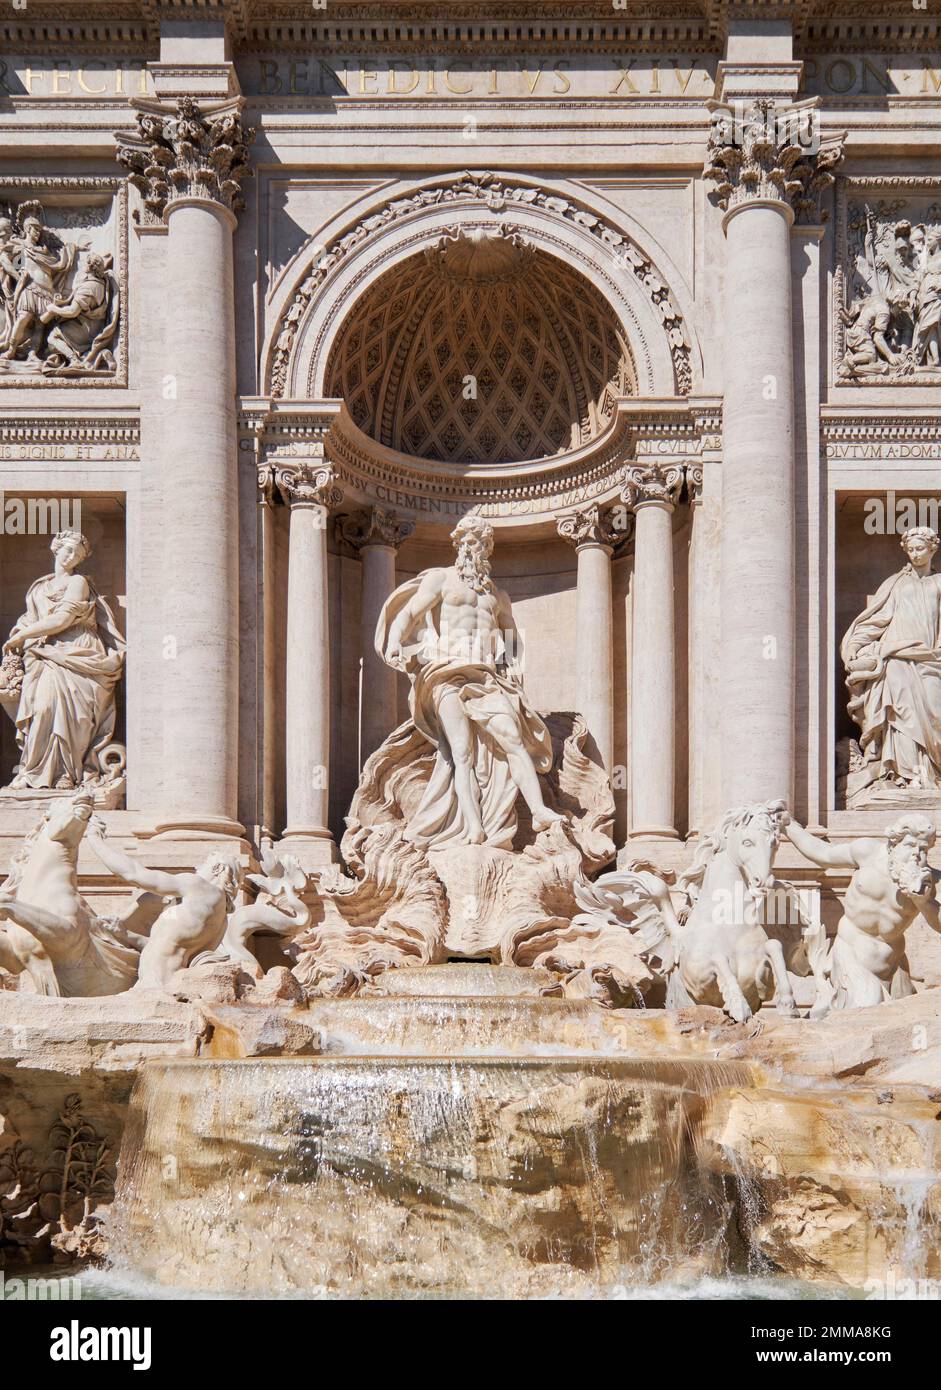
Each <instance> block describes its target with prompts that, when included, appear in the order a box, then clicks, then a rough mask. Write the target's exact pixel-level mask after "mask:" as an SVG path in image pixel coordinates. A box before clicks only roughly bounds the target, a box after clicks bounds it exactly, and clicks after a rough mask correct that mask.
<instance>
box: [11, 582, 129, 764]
mask: <svg viewBox="0 0 941 1390" xmlns="http://www.w3.org/2000/svg"><path fill="white" fill-rule="evenodd" d="M67 582H68V581H67V580H63V579H62V578H60V577H58V576H56V575H54V574H47V575H44V577H43V578H42V579H37V580H36V582H35V584H33V585H32V586H31V587H30V590H29V592H28V593H27V595H26V612H25V614H24V615H23V617H22V618H21V619H20V620H19V622H18V623H17V625H16V627H14V629H13V631H14V632H16V631H17V629H18V628H20V627H27V626H30V625H32V624H33V623H35V622H37V621H39V619H41V618H48V617H49V616H50V615H51V614H55V615H56V617H59V618H65V619H67V620H68V621H67V625H66V626H65V627H64V628H63V629H62V631H61V632H57V633H54V634H52V635H50V636H48V637H41V638H37V639H34V640H33V641H31V642H29V643H28V644H27V646H26V650H25V652H24V666H25V672H24V676H23V690H22V694H21V695H20V702H19V708H18V709H17V714H16V739H17V743H18V744H19V745H20V750H21V752H20V765H19V771H18V773H17V779H18V780H19V779H22V785H25V786H28V787H55V786H57V785H59V784H60V783H62V784H63V785H65V786H81V784H82V782H83V780H84V779H85V778H86V776H87V777H89V778H97V777H98V776H100V774H101V771H102V769H101V766H100V764H99V761H98V755H99V753H100V752H101V751H102V749H103V748H105V746H106V745H107V744H108V743H110V742H111V740H112V738H113V736H114V718H115V710H114V687H115V685H116V684H117V682H118V680H119V679H120V677H121V671H122V669H123V666H124V650H125V642H124V638H123V637H122V636H121V633H120V632H119V631H118V628H117V626H116V624H115V621H114V615H113V613H112V612H111V609H110V608H109V607H108V605H107V603H105V601H104V599H103V598H101V597H100V596H99V594H98V593H97V592H96V590H95V588H94V586H93V585H92V583H91V581H90V580H86V583H87V584H88V598H87V599H86V600H84V601H83V602H75V601H73V600H70V599H67V598H66V597H65V596H64V593H63V590H64V589H65V587H66V584H67Z"/></svg>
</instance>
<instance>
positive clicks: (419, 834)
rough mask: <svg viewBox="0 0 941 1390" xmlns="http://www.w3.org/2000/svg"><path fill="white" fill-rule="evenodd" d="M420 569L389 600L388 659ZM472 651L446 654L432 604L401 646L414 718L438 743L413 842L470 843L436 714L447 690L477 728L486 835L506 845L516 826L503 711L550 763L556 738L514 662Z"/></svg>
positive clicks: (384, 630)
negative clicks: (502, 739) (498, 723)
mask: <svg viewBox="0 0 941 1390" xmlns="http://www.w3.org/2000/svg"><path fill="white" fill-rule="evenodd" d="M421 578H422V576H421V575H419V576H418V577H417V578H415V579H412V580H409V581H408V582H407V583H405V584H403V585H402V586H401V587H400V588H398V589H396V591H395V593H394V594H392V595H391V597H390V598H389V599H388V600H387V601H386V603H385V606H384V607H383V609H382V612H381V614H380V615H379V623H378V626H377V628H376V651H377V652H378V653H379V655H380V656H381V657H382V659H383V660H384V661H388V655H387V653H388V648H389V633H390V630H391V628H392V624H393V623H394V621H395V619H396V617H397V616H398V614H399V613H400V612H401V610H402V609H403V608H404V607H405V605H406V603H408V601H409V600H410V599H411V598H412V597H413V596H414V595H415V593H417V591H418V586H419V584H420V583H421ZM472 646H473V644H472V640H471V639H468V648H469V649H470V654H469V655H467V656H465V655H464V654H463V653H458V654H449V653H448V652H446V651H445V649H444V644H443V643H442V641H441V638H440V634H439V632H438V627H437V623H436V619H435V614H434V612H429V613H427V614H426V615H425V616H424V618H423V619H422V620H421V627H420V630H419V632H418V633H417V634H415V636H414V637H413V640H412V641H411V642H410V643H409V645H407V646H406V645H404V644H403V646H402V652H403V656H404V658H405V667H406V670H407V671H408V674H409V678H410V680H411V691H410V693H409V709H410V711H411V715H412V721H413V723H414V725H415V727H416V729H418V731H419V732H420V733H421V734H423V735H424V737H425V738H426V739H427V740H428V742H429V743H430V744H432V746H433V747H434V749H435V752H436V756H435V763H434V768H433V770H432V774H431V777H430V779H429V781H428V784H427V786H426V788H425V792H424V795H423V797H422V799H421V803H420V805H419V807H418V811H417V812H416V814H415V815H413V816H412V818H411V819H410V821H409V826H408V830H407V832H406V838H407V839H409V840H411V841H412V842H413V843H415V844H423V845H429V846H431V847H433V848H438V847H439V846H443V845H454V844H467V843H468V830H467V826H466V824H465V821H464V816H463V813H462V811H461V808H460V806H459V805H458V799H457V792H456V791H455V787H454V763H453V758H452V755H451V750H450V748H449V746H448V741H447V736H446V735H445V733H444V730H443V729H442V727H441V722H440V718H439V715H438V705H439V702H440V700H441V699H442V697H443V696H444V695H446V694H447V693H448V692H449V691H451V692H454V693H455V694H457V696H458V698H459V699H460V701H461V703H462V705H463V708H464V713H465V715H466V716H467V718H468V721H469V722H470V725H471V729H472V731H473V753H472V763H473V772H474V776H475V778H476V781H477V786H478V788H479V790H480V816H481V821H482V823H483V828H484V834H485V836H486V842H487V844H489V845H494V846H495V847H497V848H500V849H509V848H511V846H512V844H513V837H514V835H515V834H516V811H515V806H516V797H517V792H518V788H517V786H516V783H515V782H514V781H513V778H512V776H511V773H510V768H509V765H508V763H507V760H506V754H505V753H504V752H503V750H502V749H501V748H500V746H499V744H498V743H497V742H496V741H495V739H494V738H493V736H492V734H491V733H490V732H489V726H490V724H491V722H492V721H493V720H494V719H495V718H496V717H497V716H498V715H509V716H510V717H511V718H512V719H513V721H514V723H515V724H516V726H517V728H518V730H519V732H520V736H521V738H522V740H523V746H524V748H525V750H526V752H527V753H528V754H529V756H530V757H531V758H532V761H533V764H534V766H535V768H536V771H537V772H540V773H546V772H549V771H550V770H551V768H552V739H551V737H550V735H549V730H548V729H547V728H546V726H545V724H544V723H543V721H542V719H541V718H540V717H539V715H538V714H537V713H536V711H535V710H534V709H533V708H532V707H531V705H530V704H529V702H528V701H527V699H526V695H525V692H524V690H523V686H522V682H521V681H520V679H519V676H518V674H517V670H516V668H515V667H514V666H513V665H512V664H510V663H507V668H506V670H505V671H504V670H502V669H501V670H498V669H497V665H496V658H495V659H494V660H492V661H491V660H480V659H475V658H476V654H475V653H474V652H473V650H472Z"/></svg>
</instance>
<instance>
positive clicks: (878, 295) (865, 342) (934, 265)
mask: <svg viewBox="0 0 941 1390" xmlns="http://www.w3.org/2000/svg"><path fill="white" fill-rule="evenodd" d="M898 210H899V204H898V203H893V204H891V205H880V204H877V205H876V206H875V207H869V206H866V207H865V208H859V207H854V208H851V209H850V216H849V232H848V247H847V266H846V269H845V279H846V280H847V281H848V286H849V299H850V302H849V304H848V305H847V304H844V303H843V302H842V295H841V296H839V297H838V302H837V306H836V310H837V315H838V317H839V319H840V322H841V323H842V324H843V325H844V334H843V355H842V359H841V361H840V363H839V366H838V374H839V376H840V377H842V378H844V379H847V380H853V379H858V378H864V377H893V378H894V377H904V376H911V375H913V374H914V375H917V374H918V373H927V372H932V371H934V372H937V371H941V336H939V324H941V213H939V210H938V208H937V206H932V207H928V208H925V209H924V211H923V215H924V219H925V220H924V221H919V222H913V219H912V218H901V217H899V215H898ZM843 274H844V272H842V271H841V275H843Z"/></svg>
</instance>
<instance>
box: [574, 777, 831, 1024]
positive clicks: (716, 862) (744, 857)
mask: <svg viewBox="0 0 941 1390" xmlns="http://www.w3.org/2000/svg"><path fill="white" fill-rule="evenodd" d="M786 816H787V809H786V807H785V804H784V802H783V801H769V802H764V803H760V804H757V805H753V806H745V807H741V808H739V809H737V810H734V811H729V812H727V813H726V815H725V816H723V818H722V820H721V821H720V823H719V825H718V826H717V827H716V829H715V830H714V831H713V833H712V834H711V835H708V836H707V837H706V838H705V840H704V841H703V843H702V845H701V846H700V848H699V850H698V852H697V855H696V858H695V859H694V861H693V863H692V865H691V866H690V868H689V869H688V870H687V871H686V872H685V873H684V874H683V875H682V876H681V877H680V879H679V882H678V884H677V891H678V892H679V893H680V894H682V895H684V896H685V897H686V900H687V905H686V906H684V907H681V908H680V910H679V911H677V909H676V907H675V906H674V903H673V899H672V897H671V893H670V888H669V886H668V884H667V882H666V879H665V877H661V876H660V875H659V874H658V873H657V871H656V870H654V869H653V867H652V866H651V865H649V864H644V865H632V866H630V867H628V868H627V869H618V870H615V871H614V872H613V873H609V874H603V875H602V877H601V878H599V879H598V880H597V881H596V882H595V883H591V884H577V885H576V888H575V896H576V898H577V900H578V902H579V904H580V906H582V907H583V908H585V909H586V912H585V914H584V915H583V916H582V917H579V918H576V919H575V920H574V922H573V926H575V925H576V924H578V925H590V924H592V923H596V922H597V921H598V920H599V919H600V920H607V921H609V922H611V921H613V920H616V921H619V922H620V923H621V924H622V925H623V926H625V927H626V928H627V929H628V930H629V931H631V932H632V933H633V934H634V935H635V940H636V941H637V944H638V945H639V947H640V950H641V954H642V955H643V956H644V957H645V958H646V959H647V960H651V959H653V958H658V959H659V962H660V970H661V973H662V975H663V977H664V979H665V981H666V984H667V999H666V1002H667V1007H668V1008H680V1007H682V1006H683V1005H685V1004H711V1005H713V1006H716V1007H718V1008H721V1009H723V1010H724V1011H725V1012H726V1013H727V1014H728V1015H729V1016H730V1017H731V1018H732V1019H734V1020H735V1021H736V1022H738V1023H744V1022H745V1020H746V1019H748V1018H750V1017H751V1016H752V1014H753V1013H756V1012H757V1010H758V1009H759V1008H760V1006H761V1004H762V1003H763V1002H764V1001H765V1000H768V999H770V998H771V997H772V996H774V997H775V1002H776V1005H777V1008H778V1011H779V1012H780V1013H784V1014H788V1015H793V1014H795V1013H796V1012H797V1008H796V1004H795V1001H794V993H793V990H792V987H791V982H790V980H789V978H788V967H789V965H790V968H791V969H794V970H795V971H796V973H801V974H806V973H808V970H809V971H810V973H812V974H813V975H814V978H815V980H816V982H817V989H818V997H819V996H820V995H821V993H822V992H825V989H826V985H825V980H824V978H823V972H824V961H825V957H826V934H825V931H824V928H823V926H822V924H821V923H820V922H819V921H817V920H812V921H810V922H806V923H804V924H803V930H802V941H800V942H798V943H796V944H797V950H796V951H793V952H792V953H791V959H790V960H787V959H786V958H785V953H784V947H783V945H782V943H781V942H780V941H779V940H777V939H776V938H775V937H774V936H769V935H768V933H767V931H766V930H765V926H764V925H763V917H764V915H765V914H764V913H763V903H764V902H765V901H766V900H767V897H768V895H769V894H771V893H781V894H782V896H783V899H784V901H785V903H786V904H787V905H792V904H794V903H796V893H795V891H794V890H793V889H791V888H790V886H789V885H786V884H781V883H778V882H777V880H775V878H774V876H773V874H772V871H771V863H772V860H773V858H774V852H775V849H776V848H777V845H778V841H779V839H780V836H781V831H782V828H783V824H784V821H785V819H786ZM797 915H798V920H800V916H799V914H797ZM788 920H789V918H788Z"/></svg>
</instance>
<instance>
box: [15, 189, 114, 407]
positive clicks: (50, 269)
mask: <svg viewBox="0 0 941 1390" xmlns="http://www.w3.org/2000/svg"><path fill="white" fill-rule="evenodd" d="M126 304H127V201H126V192H125V188H124V184H123V181H122V180H121V179H118V178H68V177H62V178H45V179H44V178H38V179H25V178H23V179H20V178H16V179H14V178H5V179H0V387H2V386H29V385H37V386H47V387H48V386H67V385H70V384H72V385H76V384H87V383H88V382H89V381H94V382H95V384H96V385H98V384H101V385H111V384H113V385H119V386H123V385H125V384H126V382H127V342H126V323H125V321H124V320H125V308H126Z"/></svg>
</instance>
